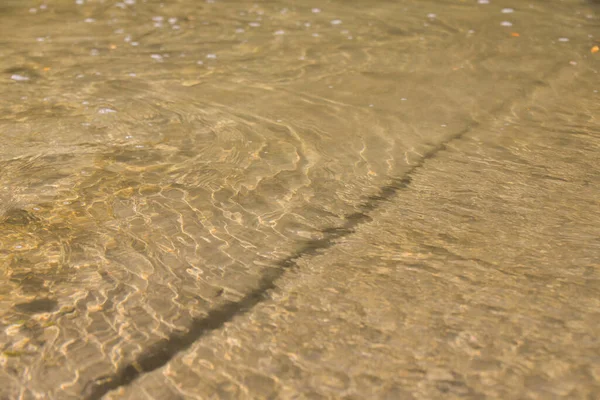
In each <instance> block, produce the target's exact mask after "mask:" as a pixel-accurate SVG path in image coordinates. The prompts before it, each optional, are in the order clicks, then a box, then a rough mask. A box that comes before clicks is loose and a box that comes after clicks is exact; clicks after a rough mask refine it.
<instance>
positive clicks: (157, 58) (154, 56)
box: [150, 54, 163, 62]
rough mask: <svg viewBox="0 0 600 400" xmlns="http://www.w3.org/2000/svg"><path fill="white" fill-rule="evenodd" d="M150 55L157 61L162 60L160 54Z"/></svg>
mask: <svg viewBox="0 0 600 400" xmlns="http://www.w3.org/2000/svg"><path fill="white" fill-rule="evenodd" d="M150 57H151V58H152V59H154V60H156V61H158V62H162V61H163V56H161V55H160V54H152V55H151V56H150Z"/></svg>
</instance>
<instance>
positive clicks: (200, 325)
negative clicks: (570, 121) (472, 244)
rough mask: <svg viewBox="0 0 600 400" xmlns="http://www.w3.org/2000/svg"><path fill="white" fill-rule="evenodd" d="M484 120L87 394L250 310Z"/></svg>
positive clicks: (121, 381)
mask: <svg viewBox="0 0 600 400" xmlns="http://www.w3.org/2000/svg"><path fill="white" fill-rule="evenodd" d="M561 69H562V68H561V67H560V66H556V67H555V68H554V69H552V71H550V72H549V73H547V74H545V76H543V77H542V78H541V79H540V80H538V81H536V82H534V83H533V85H532V87H531V88H528V89H525V90H523V93H522V94H521V95H520V96H519V95H517V96H515V97H516V98H527V97H529V96H530V95H531V94H532V93H533V92H534V90H535V88H536V87H538V86H543V85H545V84H544V82H545V81H546V80H547V79H548V77H549V76H552V75H556V74H557V73H558V71H560V70H561ZM511 100H512V101H511ZM514 100H516V99H515V98H513V99H510V100H507V101H505V102H503V103H501V104H500V105H499V106H498V107H495V109H493V110H491V111H490V114H491V115H498V114H501V113H502V112H504V111H506V110H507V108H508V109H509V108H510V106H511V104H512V103H513V101H514ZM479 126H480V123H478V122H475V121H473V122H472V123H471V125H469V126H467V127H466V128H464V129H463V130H462V131H460V132H457V133H456V134H454V135H452V136H450V137H448V138H447V139H446V140H445V141H443V142H441V143H439V144H438V145H436V146H435V147H433V148H432V149H431V150H429V152H427V153H426V154H425V155H424V156H423V157H422V158H421V159H420V160H419V162H418V163H416V164H414V165H412V166H411V167H410V168H409V169H408V170H407V171H406V172H405V173H404V174H403V175H402V176H401V177H395V178H394V177H393V178H390V180H389V181H388V184H387V185H384V186H382V187H380V188H379V191H378V192H377V194H375V195H373V196H370V197H368V198H367V199H366V200H365V201H364V202H362V203H360V204H359V205H358V206H357V208H358V209H359V211H358V212H356V213H353V214H350V215H347V216H346V217H345V220H346V222H345V223H344V224H342V225H341V226H338V227H332V228H329V229H327V230H325V231H323V233H324V237H323V238H322V239H318V240H311V241H308V242H306V243H305V245H304V246H303V247H302V248H301V249H299V250H298V251H297V252H296V253H294V254H292V255H291V256H289V257H287V258H285V259H282V260H280V261H279V262H277V263H276V267H274V268H270V269H268V270H267V271H266V272H265V273H264V274H263V275H262V276H261V279H260V280H259V283H258V285H257V286H256V287H255V288H254V289H253V290H252V291H250V292H249V293H248V294H246V295H245V296H244V297H243V298H242V299H241V300H239V301H237V302H230V303H225V304H224V305H222V306H220V307H217V308H215V309H214V310H212V311H210V312H209V313H208V314H207V315H206V316H204V317H199V318H194V319H193V320H192V323H191V324H190V327H189V330H188V331H187V332H185V333H174V334H172V335H170V336H169V337H168V338H167V339H163V340H160V341H158V342H157V343H155V344H154V345H152V346H150V347H149V348H148V349H147V350H146V351H145V352H144V353H143V354H142V355H141V356H140V357H138V358H137V359H136V360H134V361H133V362H131V363H129V364H127V365H125V366H123V367H122V368H120V369H119V370H118V371H117V372H116V373H114V374H112V375H108V376H103V377H99V378H97V379H95V380H93V381H90V382H88V384H87V385H86V386H85V388H84V393H83V395H84V399H85V400H99V399H101V398H102V396H104V395H105V394H106V393H108V392H109V391H111V390H114V389H117V388H119V387H123V386H127V385H129V384H130V383H131V382H133V381H134V380H136V379H137V378H138V377H139V376H140V375H142V374H145V373H148V372H151V371H154V370H156V369H158V368H160V367H162V366H164V365H166V364H167V363H168V362H169V361H170V360H171V359H172V358H173V357H175V355H177V354H178V353H180V352H181V351H184V350H186V349H188V348H189V347H190V346H191V345H192V344H193V343H194V342H196V341H197V340H198V339H200V338H201V337H202V336H204V335H206V334H208V333H210V332H212V331H215V330H217V329H220V328H222V327H223V325H225V323H227V322H229V321H231V320H232V319H233V318H235V317H237V316H240V315H244V314H245V313H247V312H248V311H250V310H251V309H252V308H253V307H254V306H256V305H257V304H259V303H260V302H261V301H263V300H266V299H268V296H267V295H268V292H269V291H270V290H272V289H275V288H276V285H275V283H276V281H277V280H278V279H279V278H280V277H282V276H283V275H284V274H285V273H286V271H287V270H289V269H291V268H293V267H294V266H296V261H297V260H298V259H300V258H302V257H309V256H312V255H314V254H317V253H318V252H320V251H323V250H326V249H328V248H330V247H332V246H333V245H335V244H336V240H337V239H340V238H343V237H345V236H348V235H350V234H352V233H353V232H354V231H355V229H356V228H357V227H358V226H359V225H361V224H364V223H367V222H370V221H372V218H371V217H370V216H369V215H368V213H369V212H371V211H373V210H375V209H377V208H379V207H380V206H381V205H382V204H383V203H385V202H387V201H390V200H391V199H392V198H393V197H394V196H395V195H396V193H398V191H400V190H403V189H405V188H407V187H408V186H409V185H410V183H411V182H412V177H413V175H414V174H415V173H416V172H417V171H418V170H420V168H421V167H423V165H424V164H425V163H426V162H427V160H429V159H432V158H434V157H436V156H437V155H438V154H439V153H441V152H443V151H444V150H446V149H447V148H448V145H449V144H450V143H452V142H454V141H457V140H461V139H462V138H463V137H464V136H465V135H466V134H467V133H468V132H470V131H472V130H473V129H475V128H477V127H479Z"/></svg>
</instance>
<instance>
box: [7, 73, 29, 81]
mask: <svg viewBox="0 0 600 400" xmlns="http://www.w3.org/2000/svg"><path fill="white" fill-rule="evenodd" d="M10 79H12V80H13V81H17V82H24V81H28V80H29V78H28V77H26V76H23V75H18V74H13V75H11V77H10Z"/></svg>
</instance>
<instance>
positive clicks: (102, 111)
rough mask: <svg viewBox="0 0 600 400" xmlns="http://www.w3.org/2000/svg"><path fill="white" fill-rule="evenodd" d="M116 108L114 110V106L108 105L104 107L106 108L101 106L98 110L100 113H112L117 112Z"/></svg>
mask: <svg viewBox="0 0 600 400" xmlns="http://www.w3.org/2000/svg"><path fill="white" fill-rule="evenodd" d="M116 112H117V111H116V110H113V109H112V108H108V107H104V108H100V109H99V110H98V114H112V113H116Z"/></svg>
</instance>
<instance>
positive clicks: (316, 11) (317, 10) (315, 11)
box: [310, 8, 321, 14]
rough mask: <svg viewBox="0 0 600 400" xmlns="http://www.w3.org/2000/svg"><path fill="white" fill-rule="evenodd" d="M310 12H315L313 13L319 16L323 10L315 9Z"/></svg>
mask: <svg viewBox="0 0 600 400" xmlns="http://www.w3.org/2000/svg"><path fill="white" fill-rule="evenodd" d="M310 11H312V12H313V13H315V14H318V13H320V12H321V9H320V8H313V9H312V10H310Z"/></svg>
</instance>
